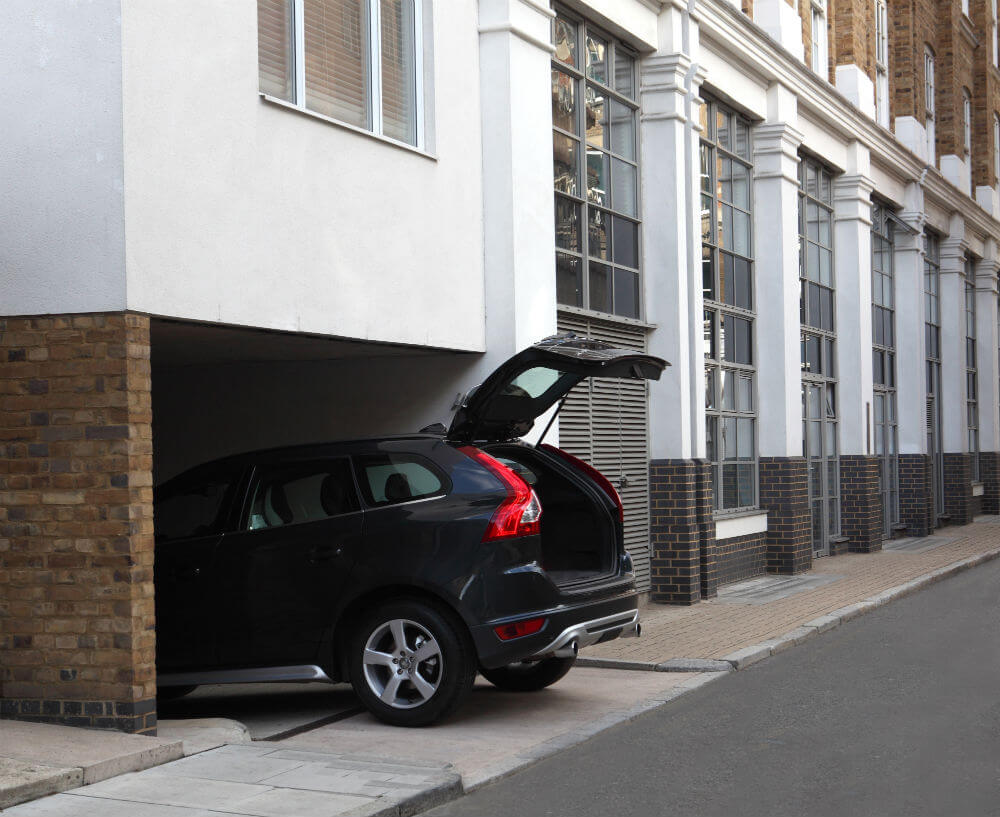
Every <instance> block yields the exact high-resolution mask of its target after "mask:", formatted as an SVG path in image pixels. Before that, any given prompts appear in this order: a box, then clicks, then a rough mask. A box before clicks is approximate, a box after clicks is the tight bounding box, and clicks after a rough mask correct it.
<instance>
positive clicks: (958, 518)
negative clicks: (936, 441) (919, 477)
mask: <svg viewBox="0 0 1000 817" xmlns="http://www.w3.org/2000/svg"><path fill="white" fill-rule="evenodd" d="M969 456H970V455H969V454H945V455H944V512H945V515H946V516H947V517H948V524H949V525H967V524H969V522H971V521H972V467H971V463H970V461H969Z"/></svg>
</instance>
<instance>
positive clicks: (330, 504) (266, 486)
mask: <svg viewBox="0 0 1000 817" xmlns="http://www.w3.org/2000/svg"><path fill="white" fill-rule="evenodd" d="M438 487H440V482H438ZM359 508H360V505H359V504H358V498H357V496H356V495H355V493H354V478H353V477H352V476H351V469H350V465H349V464H348V462H347V460H336V461H333V462H329V463H308V464H303V465H298V466H295V467H292V468H282V469H279V470H274V471H271V472H269V473H268V472H265V474H264V476H263V477H262V478H261V479H260V481H259V482H258V483H257V485H256V487H255V488H254V491H253V500H252V502H251V504H250V517H249V519H248V520H247V528H248V529H249V530H262V529H264V528H280V527H283V526H285V525H299V524H303V523H305V522H317V521H319V520H322V519H329V518H330V517H332V516H339V515H341V514H345V513H351V512H353V511H356V510H358V509H359Z"/></svg>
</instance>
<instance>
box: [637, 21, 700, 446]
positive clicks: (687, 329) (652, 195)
mask: <svg viewBox="0 0 1000 817" xmlns="http://www.w3.org/2000/svg"><path fill="white" fill-rule="evenodd" d="M697 39H698V30H697V24H696V23H695V22H694V21H693V20H692V19H691V18H690V15H689V14H688V13H687V9H686V7H682V6H680V5H677V4H674V5H670V6H667V7H665V8H664V10H663V12H662V13H661V15H660V19H659V42H660V47H661V50H660V52H658V53H656V54H654V55H653V56H650V57H646V58H644V59H643V60H642V63H641V65H640V74H641V85H640V88H641V97H640V104H641V111H642V113H641V117H640V131H641V146H642V154H641V159H642V163H641V168H642V190H643V210H642V212H643V226H644V229H643V268H644V269H645V270H646V276H645V279H646V297H647V301H646V314H647V317H648V319H649V320H650V322H652V323H655V324H656V325H657V330H656V331H655V332H653V333H652V334H651V335H650V352H651V353H652V354H655V355H659V356H661V357H664V358H666V359H667V360H669V361H670V363H671V364H672V365H671V366H670V367H669V368H668V369H667V370H666V371H665V372H664V373H663V376H662V378H661V379H660V380H659V381H658V382H654V383H652V384H651V385H650V420H649V426H650V428H649V431H650V452H651V456H652V457H653V458H654V459H655V458H669V459H678V458H693V457H697V458H700V457H704V456H705V409H704V399H705V356H704V340H703V337H702V324H701V315H702V288H701V232H700V219H699V218H698V213H699V211H700V196H699V175H698V174H699V172H700V171H699V161H698V150H699V146H698V141H699V135H700V126H699V124H698V108H697V105H698V104H699V103H700V100H699V99H698V86H699V84H700V81H701V77H700V74H699V73H698V70H697V67H696V66H695V65H693V63H692V61H691V58H690V56H689V54H688V53H685V49H687V51H690V50H692V49H695V48H696V47H697Z"/></svg>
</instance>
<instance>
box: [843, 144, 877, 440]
mask: <svg viewBox="0 0 1000 817" xmlns="http://www.w3.org/2000/svg"><path fill="white" fill-rule="evenodd" d="M847 163H848V166H849V167H848V172H847V173H845V174H844V175H842V176H839V177H837V178H836V179H834V182H833V205H834V245H833V246H834V281H835V285H836V305H837V310H836V314H837V359H838V371H839V372H840V373H841V376H840V378H839V389H840V401H839V402H840V417H841V423H840V447H841V453H843V454H867V453H870V452H869V451H868V439H867V434H868V412H869V407H870V406H871V405H872V306H871V305H872V279H871V271H872V238H871V226H872V220H871V209H872V202H871V195H872V190H874V189H875V183H874V182H873V181H872V180H871V178H869V176H868V172H869V155H868V149H867V148H865V147H863V146H862V145H861V144H860V143H858V142H853V143H852V144H851V145H850V146H849V147H848V162H847Z"/></svg>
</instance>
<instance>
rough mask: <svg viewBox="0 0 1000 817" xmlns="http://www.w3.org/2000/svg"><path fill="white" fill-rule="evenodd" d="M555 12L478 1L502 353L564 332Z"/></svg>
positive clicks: (487, 189)
mask: <svg viewBox="0 0 1000 817" xmlns="http://www.w3.org/2000/svg"><path fill="white" fill-rule="evenodd" d="M552 16H553V13H552V11H551V10H550V9H549V8H548V3H545V2H542V0H480V2H479V73H480V80H479V81H480V88H481V91H482V93H481V99H482V121H483V225H484V227H483V238H484V254H485V270H486V305H487V307H486V346H487V349H489V350H490V352H491V353H492V354H495V355H496V356H497V357H500V358H502V357H503V356H506V355H510V354H513V353H514V352H515V351H517V350H520V349H523V348H524V347H525V346H528V345H530V344H532V343H534V342H536V341H538V340H539V339H540V338H543V337H545V336H546V335H550V334H552V333H553V332H555V329H556V276H555V234H554V232H553V228H552V225H553V223H554V219H555V214H554V203H553V202H554V199H553V194H552V100H551V96H550V91H549V88H550V85H551V81H550V66H551V63H550V59H551V53H552V48H551V46H550V45H549V40H550V33H549V28H550V25H551V19H552ZM581 104H582V103H581ZM494 363H495V361H494Z"/></svg>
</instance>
